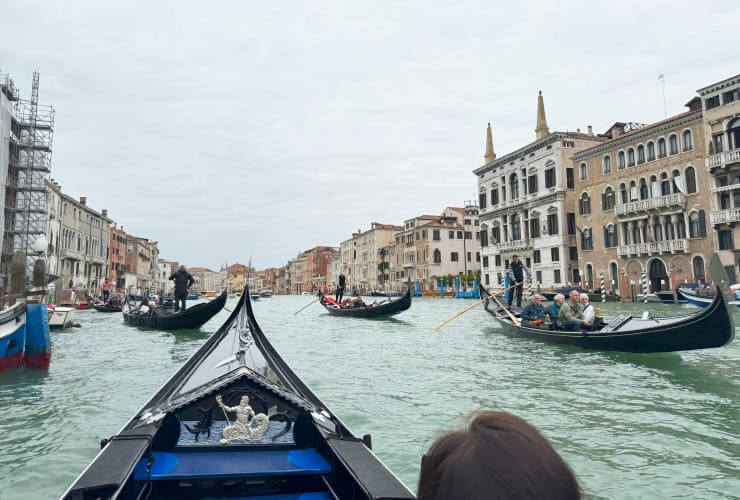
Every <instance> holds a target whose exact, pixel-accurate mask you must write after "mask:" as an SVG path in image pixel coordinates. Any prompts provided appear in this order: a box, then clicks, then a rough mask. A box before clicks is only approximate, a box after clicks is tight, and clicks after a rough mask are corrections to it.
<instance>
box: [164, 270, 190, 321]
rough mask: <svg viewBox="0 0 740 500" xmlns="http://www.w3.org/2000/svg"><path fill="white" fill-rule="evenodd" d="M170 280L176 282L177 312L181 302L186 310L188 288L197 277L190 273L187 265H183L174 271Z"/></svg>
mask: <svg viewBox="0 0 740 500" xmlns="http://www.w3.org/2000/svg"><path fill="white" fill-rule="evenodd" d="M169 279H170V280H172V281H174V282H175V312H177V311H179V310H180V309H181V308H180V303H182V309H183V310H185V302H186V301H187V298H188V288H190V287H191V286H193V283H195V279H193V275H192V274H190V273H189V272H188V271H187V269H185V266H183V265H181V266H180V269H178V270H177V271H176V272H174V273H172V276H170V277H169Z"/></svg>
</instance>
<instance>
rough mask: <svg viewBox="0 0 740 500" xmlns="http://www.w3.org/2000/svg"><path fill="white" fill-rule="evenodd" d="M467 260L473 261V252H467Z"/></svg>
mask: <svg viewBox="0 0 740 500" xmlns="http://www.w3.org/2000/svg"><path fill="white" fill-rule="evenodd" d="M468 262H473V254H472V253H471V252H468Z"/></svg>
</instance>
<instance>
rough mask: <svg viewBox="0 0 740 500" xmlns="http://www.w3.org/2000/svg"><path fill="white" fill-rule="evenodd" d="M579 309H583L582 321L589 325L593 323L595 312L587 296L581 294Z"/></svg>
mask: <svg viewBox="0 0 740 500" xmlns="http://www.w3.org/2000/svg"><path fill="white" fill-rule="evenodd" d="M581 307H583V319H585V320H586V321H588V322H589V323H591V324H593V323H594V318H595V317H596V310H595V309H594V306H592V305H591V304H590V303H589V302H588V294H587V293H582V294H581Z"/></svg>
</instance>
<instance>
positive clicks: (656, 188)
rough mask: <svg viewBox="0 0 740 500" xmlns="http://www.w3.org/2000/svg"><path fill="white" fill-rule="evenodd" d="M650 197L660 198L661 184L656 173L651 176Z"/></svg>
mask: <svg viewBox="0 0 740 500" xmlns="http://www.w3.org/2000/svg"><path fill="white" fill-rule="evenodd" d="M650 197H651V198H659V197H660V185H659V184H658V178H657V177H655V176H654V175H651V176H650Z"/></svg>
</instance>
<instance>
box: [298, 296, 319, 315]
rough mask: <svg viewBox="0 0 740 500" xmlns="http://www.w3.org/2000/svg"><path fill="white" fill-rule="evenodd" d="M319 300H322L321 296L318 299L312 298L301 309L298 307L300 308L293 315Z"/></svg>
mask: <svg viewBox="0 0 740 500" xmlns="http://www.w3.org/2000/svg"><path fill="white" fill-rule="evenodd" d="M319 300H321V297H319V298H318V299H316V300H312V301H311V302H309V303H308V304H306V305H305V306H303V307H301V308H300V309H298V310H297V311H296V312H294V313H293V316H295V315H296V314H298V313H299V312H301V311H303V310H304V309H305V308H307V307H308V306H310V305H311V304H315V303H316V302H318V301H319Z"/></svg>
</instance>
